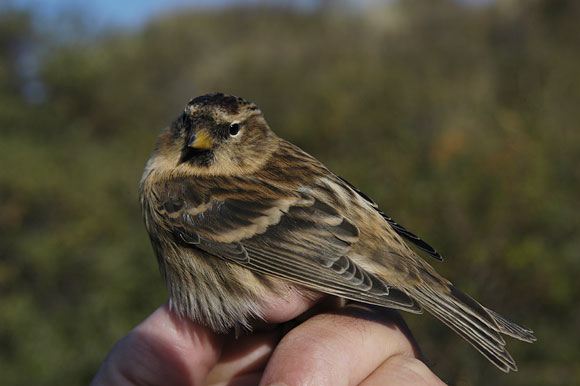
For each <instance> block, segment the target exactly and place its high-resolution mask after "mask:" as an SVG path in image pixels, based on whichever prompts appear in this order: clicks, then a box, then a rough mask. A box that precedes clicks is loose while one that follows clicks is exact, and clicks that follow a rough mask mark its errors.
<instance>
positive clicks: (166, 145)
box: [139, 93, 536, 372]
mask: <svg viewBox="0 0 580 386" xmlns="http://www.w3.org/2000/svg"><path fill="white" fill-rule="evenodd" d="M139 190H140V204H141V208H142V213H143V217H144V222H145V226H146V228H147V231H148V233H149V238H150V240H151V243H152V246H153V249H154V252H155V255H156V257H157V260H158V263H159V267H160V271H161V273H162V276H163V277H164V280H165V283H166V285H167V289H168V294H169V304H170V307H171V309H172V310H174V311H175V312H176V313H177V314H178V315H180V316H182V317H187V318H190V319H192V320H194V321H197V322H199V323H201V324H203V325H205V326H207V327H209V328H210V329H211V330H213V331H215V332H216V333H224V334H225V333H228V332H229V331H232V329H235V330H240V329H250V328H251V322H252V321H254V320H256V319H259V318H260V317H261V316H262V310H261V302H260V300H261V299H262V298H263V297H264V295H265V294H269V293H274V294H280V293H283V291H286V290H288V288H293V289H295V290H298V291H303V292H304V293H308V292H309V291H313V292H315V293H323V294H328V295H333V296H337V297H340V298H344V299H347V300H349V301H354V302H360V303H366V304H370V305H376V306H382V307H388V308H393V309H398V310H402V311H407V312H411V313H421V312H422V311H423V310H425V311H427V312H429V313H430V314H432V315H433V316H435V317H436V318H437V319H439V320H440V321H441V322H443V323H444V324H445V325H447V326H448V327H450V328H451V329H452V330H453V331H455V332H456V333H457V334H459V335H460V336H461V337H463V338H464V339H465V340H467V342H469V343H470V344H471V345H473V346H474V347H475V348H476V349H477V350H478V351H479V352H480V353H481V354H483V356H485V357H486V358H487V359H488V360H489V361H490V362H491V363H493V364H494V365H495V366H497V367H498V368H499V369H500V370H502V371H504V372H509V371H510V370H512V371H515V370H517V366H516V363H515V361H514V359H513V358H512V356H511V355H510V354H509V352H508V351H507V349H506V347H505V346H506V342H505V340H504V339H503V337H502V334H503V335H507V336H510V337H514V338H517V339H519V340H522V341H525V342H534V341H535V340H536V338H535V336H534V335H533V331H532V330H531V329H529V328H527V327H525V326H522V325H520V324H518V323H515V322H513V321H511V320H509V319H507V318H506V317H504V316H502V315H500V314H498V313H496V312H495V311H492V310H490V309H488V308H486V307H484V306H483V305H481V304H480V303H478V302H477V301H475V300H474V299H472V298H471V297H470V296H468V295H466V294H465V293H463V292H461V291H460V290H459V289H457V288H455V287H454V286H453V284H452V283H451V282H450V281H449V280H447V279H446V278H444V277H443V276H441V275H440V274H439V273H438V272H437V271H436V270H435V269H434V268H433V267H432V266H431V265H430V264H429V263H428V262H427V261H426V260H425V259H424V258H423V257H422V256H424V255H426V256H425V257H432V258H434V259H436V260H442V257H441V254H440V253H439V252H437V250H435V249H434V248H433V247H432V246H431V245H430V244H428V243H427V242H426V241H424V240H423V239H421V238H420V237H418V236H416V235H415V234H413V233H411V232H410V231H408V230H407V229H406V228H405V227H403V226H402V225H400V224H399V223H397V222H396V221H395V220H393V219H392V218H391V217H389V216H388V215H387V214H385V213H384V212H383V211H382V210H381V209H380V208H379V206H378V205H377V204H376V203H375V202H374V201H373V200H372V199H371V198H370V197H369V196H367V195H366V194H364V193H363V192H362V191H360V190H359V189H357V188H356V187H355V186H354V185H352V184H350V183H349V182H347V181H346V180H345V179H343V178H341V177H339V176H338V175H337V174H334V173H333V172H331V171H330V170H329V169H328V168H327V167H326V166H324V165H323V164H322V163H321V162H320V161H318V160H317V159H316V158H314V157H313V156H311V155H310V154H308V153H306V152H305V151H303V150H302V149H300V148H299V147H298V146H296V145H294V144H292V143H290V142H288V141H286V140H284V139H282V138H280V137H279V136H277V135H276V134H275V133H274V131H273V130H272V129H271V128H270V127H269V125H268V123H267V122H266V119H265V117H264V114H263V113H262V111H261V110H260V108H259V107H258V106H257V105H256V104H254V103H252V102H249V101H247V100H246V99H244V98H241V97H236V96H233V95H227V94H223V93H212V94H206V95H202V96H199V97H196V98H194V99H191V100H190V101H189V102H188V103H187V105H186V107H185V109H184V110H183V112H182V113H181V114H180V115H179V117H178V118H177V119H176V120H175V121H173V122H172V123H171V124H170V125H169V126H167V127H166V128H165V129H163V130H162V132H161V134H160V135H159V137H158V140H157V143H156V145H155V147H154V150H153V152H152V154H151V156H150V158H149V160H148V161H147V164H146V166H145V170H144V172H143V176H142V178H141V181H140V183H139Z"/></svg>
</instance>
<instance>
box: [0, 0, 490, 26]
mask: <svg viewBox="0 0 580 386" xmlns="http://www.w3.org/2000/svg"><path fill="white" fill-rule="evenodd" d="M277 1H278V2H282V3H292V4H296V5H298V6H302V7H308V5H312V4H313V3H317V0H277ZM378 1H386V0H351V1H350V2H351V4H357V5H362V6H364V5H366V4H369V3H373V2H378ZM387 1H397V0H387ZM460 1H462V2H464V3H470V4H486V3H489V2H491V1H493V0H460ZM2 2H5V3H6V0H0V3H2ZM272 2H273V1H272ZM7 3H8V4H12V5H16V6H17V7H29V8H34V9H35V10H36V11H38V13H37V14H38V15H40V16H41V17H44V18H48V19H54V18H57V17H58V15H60V14H62V13H65V14H66V13H69V14H73V15H74V14H80V15H82V16H84V17H86V18H88V20H89V21H90V22H91V25H92V26H93V28H95V29H96V30H98V29H100V28H106V27H129V28H131V27H138V26H140V25H142V24H143V23H145V22H146V21H147V20H149V19H151V18H153V17H155V16H157V15H159V14H163V13H167V12H171V11H176V10H178V9H180V8H192V7H198V8H208V7H210V8H212V7H213V8H215V7H223V6H227V5H231V4H240V3H268V1H267V0H84V1H83V0H7Z"/></svg>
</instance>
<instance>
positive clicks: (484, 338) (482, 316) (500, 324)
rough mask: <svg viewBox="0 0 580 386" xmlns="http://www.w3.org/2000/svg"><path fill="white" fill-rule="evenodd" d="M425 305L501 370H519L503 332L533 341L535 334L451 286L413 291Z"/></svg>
mask: <svg viewBox="0 0 580 386" xmlns="http://www.w3.org/2000/svg"><path fill="white" fill-rule="evenodd" d="M409 293H410V295H411V296H412V297H414V298H415V299H416V300H417V301H418V302H419V303H420V304H421V306H422V307H423V308H424V309H425V310H427V311H429V312H430V313H431V314H432V315H433V316H435V317H436V318H437V319H439V320H441V321H442V322H443V323H444V324H446V325H447V326H448V327H449V328H451V329H452V330H453V331H455V332H456V333H457V334H459V335H460V336H461V337H463V338H464V339H465V340H467V341H468V342H469V343H470V344H471V345H473V346H474V347H475V348H476V349H477V350H478V351H479V352H480V353H481V354H483V355H484V356H485V357H486V358H487V359H488V360H489V361H490V362H492V363H493V364H494V365H496V366H497V367H498V368H499V369H500V370H502V371H505V372H509V371H510V370H513V371H516V370H517V366H516V364H515V361H514V360H513V358H512V357H511V355H510V354H509V352H508V351H507V350H506V348H505V341H504V340H503V338H502V336H501V335H500V333H504V334H506V335H509V336H513V337H515V338H518V339H521V340H524V341H526V342H532V341H534V340H535V337H534V336H533V335H532V331H531V330H529V329H527V328H525V327H523V326H520V325H518V324H516V323H513V322H511V321H510V320H508V319H507V318H504V317H503V316H501V315H499V314H497V313H496V312H493V311H490V310H488V309H487V308H485V307H483V306H482V305H480V304H479V303H478V302H476V301H475V300H473V299H472V298H470V297H469V296H468V295H466V294H464V293H463V292H461V291H459V290H457V289H456V288H454V287H453V286H449V287H448V288H447V289H446V290H441V291H439V290H436V289H433V288H432V287H430V286H427V285H420V286H417V287H415V288H413V289H410V290H409Z"/></svg>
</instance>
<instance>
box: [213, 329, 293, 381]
mask: <svg viewBox="0 0 580 386" xmlns="http://www.w3.org/2000/svg"><path fill="white" fill-rule="evenodd" d="M281 336H282V330H281V328H278V329H276V330H271V331H266V332H259V333H254V334H252V335H243V336H241V337H239V338H238V339H235V337H230V338H229V339H228V340H227V341H226V343H225V345H224V347H223V350H222V355H221V357H220V359H219V361H218V363H217V364H216V366H215V367H214V368H213V369H212V370H211V371H210V373H209V375H208V376H207V380H206V384H208V385H219V384H228V385H232V384H238V383H239V384H240V385H242V384H252V385H255V384H257V383H258V381H256V379H257V380H259V379H260V377H261V375H262V372H263V370H264V367H265V366H266V363H267V362H268V359H270V356H271V355H272V351H274V347H275V346H276V344H277V343H278V342H279V341H280V338H281ZM250 380H253V381H252V382H253V383H252V382H250ZM236 382H237V383H236Z"/></svg>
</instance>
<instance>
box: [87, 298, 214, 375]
mask: <svg viewBox="0 0 580 386" xmlns="http://www.w3.org/2000/svg"><path fill="white" fill-rule="evenodd" d="M222 344H223V337H220V336H218V335H216V334H214V333H212V332H211V331H210V330H208V329H207V328H206V327H203V326H201V325H199V324H196V323H194V322H192V321H190V320H188V319H186V318H179V317H177V316H176V315H175V314H173V313H172V312H171V311H170V310H169V308H168V307H167V305H164V306H162V307H160V308H158V309H157V310H156V311H155V312H154V313H153V314H151V316H149V317H148V318H147V319H146V320H145V321H144V322H143V323H141V324H140V325H139V326H137V327H136V328H135V329H134V330H133V331H131V332H130V333H129V334H128V335H127V336H125V337H124V338H123V339H121V340H120V341H119V342H118V343H117V344H116V345H115V346H114V347H113V349H112V350H111V352H110V353H109V355H108V357H107V359H105V361H104V363H103V364H102V366H101V368H100V369H99V371H98V373H97V375H96V376H95V378H94V379H93V382H92V383H91V384H92V385H93V386H96V385H144V384H147V385H168V384H171V385H193V384H195V385H199V384H203V383H204V380H205V378H206V376H207V374H208V373H209V371H210V369H211V368H212V367H213V366H214V365H215V363H216V362H217V361H218V358H219V356H220V352H221V347H222Z"/></svg>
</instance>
